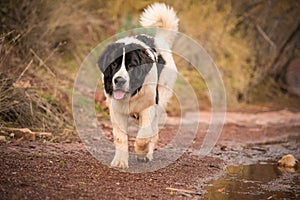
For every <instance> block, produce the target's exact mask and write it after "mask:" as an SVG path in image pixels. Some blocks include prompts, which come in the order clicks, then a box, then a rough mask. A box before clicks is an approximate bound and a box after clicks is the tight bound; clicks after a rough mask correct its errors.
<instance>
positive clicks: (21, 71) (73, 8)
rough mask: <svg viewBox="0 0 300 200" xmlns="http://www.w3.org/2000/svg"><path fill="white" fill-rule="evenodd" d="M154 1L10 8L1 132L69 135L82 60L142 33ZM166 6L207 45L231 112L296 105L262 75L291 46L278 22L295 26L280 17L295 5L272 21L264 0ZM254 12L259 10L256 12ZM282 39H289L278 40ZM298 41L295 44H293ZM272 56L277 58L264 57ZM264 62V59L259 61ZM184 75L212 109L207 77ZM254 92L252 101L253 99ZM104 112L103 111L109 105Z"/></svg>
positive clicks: (4, 8) (3, 10)
mask: <svg viewBox="0 0 300 200" xmlns="http://www.w3.org/2000/svg"><path fill="white" fill-rule="evenodd" d="M153 2H154V0H146V1H135V0H128V1H123V0H120V1H103V0H83V1H76V0H70V1H45V0H33V1H24V0H15V1H2V2H1V3H0V18H1V25H0V27H1V37H0V56H1V60H0V72H1V77H2V78H1V91H0V93H1V94H0V95H1V106H0V107H1V110H0V111H1V112H0V116H1V118H0V119H1V122H0V123H1V126H8V125H9V126H10V125H11V126H19V127H25V126H29V127H32V128H36V129H45V131H49V130H54V129H55V127H56V128H57V129H60V130H59V132H63V129H64V127H65V126H72V116H71V97H72V87H73V81H74V79H75V76H76V72H77V70H78V68H79V66H80V64H81V62H82V60H83V59H84V58H85V56H86V55H87V54H88V53H89V52H90V51H91V49H92V48H94V47H95V46H96V45H97V44H99V43H100V42H101V41H103V40H105V39H106V38H108V37H110V36H111V35H113V34H116V33H117V32H118V31H125V30H128V29H131V28H134V27H138V26H139V25H138V16H139V14H140V13H141V11H142V9H143V8H144V7H146V6H147V5H149V4H151V3H153ZM164 2H166V3H167V4H169V5H171V6H172V7H174V9H175V10H176V11H177V13H178V16H179V18H180V28H179V29H180V31H182V32H183V33H186V34H188V35H189V36H191V37H192V38H194V39H195V40H196V41H197V42H199V43H200V44H201V45H202V46H203V47H204V48H205V49H206V50H207V51H208V52H209V54H210V55H211V56H212V57H213V59H214V60H215V61H216V64H217V65H218V67H219V69H220V71H221V73H222V76H223V80H224V83H225V87H226V91H227V97H228V102H229V106H230V107H236V105H237V104H240V103H245V102H246V103H256V102H260V101H261V100H263V101H266V102H267V100H265V99H269V97H271V99H274V101H276V99H278V98H282V97H283V96H284V98H286V99H290V96H289V95H288V94H282V93H281V90H280V86H278V84H277V83H276V82H275V83H274V81H272V80H274V79H273V78H272V76H274V74H268V73H261V72H262V71H264V69H269V68H270V66H266V68H264V67H265V66H264V64H265V63H267V61H266V60H268V59H269V60H271V61H272V59H273V58H272V57H271V58H270V56H272V55H273V54H272V53H273V51H271V50H272V48H271V50H270V44H273V46H274V45H277V47H278V48H279V49H280V47H281V46H282V45H283V44H284V42H285V39H286V38H285V37H283V36H285V35H287V34H284V33H285V31H284V30H288V29H287V28H284V27H285V24H284V23H280V26H278V27H279V28H277V26H274V23H275V22H274V21H273V20H272V17H276V16H278V15H279V16H281V17H280V18H277V20H279V22H281V21H282V20H283V21H284V22H286V23H287V24H288V23H290V21H289V20H287V19H289V18H291V17H292V16H293V13H294V11H295V9H290V14H289V13H287V14H285V13H284V15H281V14H280V13H282V12H283V11H284V9H287V8H289V7H290V5H289V4H288V3H282V4H281V3H278V2H277V1H274V2H272V6H273V7H274V10H275V11H276V12H271V11H270V12H271V14H270V15H268V13H267V12H269V11H268V9H264V8H265V7H266V6H268V5H269V4H268V3H264V1H255V2H254V3H253V5H252V3H251V2H252V1H249V2H247V3H245V4H243V5H235V4H231V2H228V1H225V2H224V1H219V0H216V1H193V0H187V1H184V2H182V1H181V0H176V1H172V0H166V1H164ZM291 3H292V2H291ZM297 5H298V4H297ZM246 6H249V7H251V6H253V8H254V9H248V8H247V7H246ZM255 6H256V7H255ZM295 8H297V6H295ZM247 9H248V10H247ZM280 20H281V21H280ZM273 22H274V23H273ZM279 22H278V23H279ZM268 24H270V25H268ZM258 25H259V26H258ZM271 25H272V26H271ZM290 25H293V23H290ZM255 27H259V29H257V28H255ZM272 27H273V28H272ZM291 28H294V27H292V26H291ZM259 30H260V31H259ZM262 33H263V34H262ZM275 33H282V34H281V35H278V37H277V36H276V34H275ZM271 36H273V37H271ZM275 36H276V37H275ZM279 36H280V37H279ZM281 36H282V37H281ZM277 39H278V42H277ZM270 41H271V42H270ZM292 41H294V40H293V38H292V39H291V42H290V44H292ZM276 42H277V43H276ZM290 44H288V45H285V47H286V48H285V49H283V50H282V52H284V53H286V55H285V56H284V57H282V59H281V57H280V59H279V61H280V62H278V63H281V65H282V66H283V65H284V64H282V63H284V62H285V61H286V59H287V58H289V57H291V56H295V55H296V54H297V55H299V48H298V47H296V48H295V47H293V48H294V49H296V50H295V51H294V52H295V53H294V54H295V55H294V54H291V52H290V51H288V50H290V49H292V47H290V46H291V45H290ZM271 46H272V45H271ZM297 49H298V50H297ZM257 50H259V51H257ZM264 52H266V53H267V55H268V56H269V57H263V53H264ZM262 57H263V58H264V59H261V60H259V59H260V58H262ZM259 61H261V62H259ZM277 65H278V64H277ZM277 65H275V67H276V66H277ZM179 68H180V72H181V73H182V75H183V76H186V77H188V80H189V81H190V83H191V85H193V87H194V88H197V89H198V90H199V88H200V90H201V91H199V92H198V93H197V97H198V98H199V100H200V104H201V106H204V107H206V106H207V107H209V106H210V102H209V97H208V94H207V90H206V85H205V83H204V81H195V80H199V74H197V73H194V72H192V71H190V69H188V68H187V67H186V65H185V64H184V63H181V64H179ZM279 69H280V68H278V67H277V68H276V70H277V71H276V70H273V72H275V71H276V73H280V70H279ZM278 70H279V71H278ZM271 71H272V70H271ZM261 74H263V75H264V76H265V77H266V76H267V78H265V80H266V81H269V82H270V83H272V84H269V83H268V84H264V82H263V81H261V76H260V75H261ZM275 75H276V74H275ZM256 80H257V82H261V83H263V85H265V86H268V87H267V88H266V87H263V88H262V87H260V85H261V84H257V87H256V88H257V89H255V88H254V89H253V84H252V83H253V82H255V81H256ZM259 80H260V81H259ZM274 84H275V86H274ZM270 87H271V88H275V91H273V90H269V88H270ZM264 91H268V92H267V93H266V92H264ZM248 92H251V94H250V95H249V94H247V93H248ZM266 94H267V95H266ZM293 98H294V97H293ZM174 101H176V100H174ZM285 102H287V103H288V102H289V101H288V100H286V101H285ZM97 109H98V110H101V111H103V109H102V107H101V102H100V104H99V105H97ZM170 109H171V110H170V112H172V113H175V114H176V113H178V111H176V108H170ZM8 111H9V112H8ZM28 119H30V120H28ZM4 122H5V125H3V123H4ZM54 124H55V126H54Z"/></svg>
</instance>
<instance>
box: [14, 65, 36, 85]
mask: <svg viewBox="0 0 300 200" xmlns="http://www.w3.org/2000/svg"><path fill="white" fill-rule="evenodd" d="M32 62H33V59H31V60H30V62H29V63H28V64H27V66H26V67H25V69H24V70H23V71H22V73H21V74H20V76H19V77H18V79H17V80H16V81H15V83H16V82H18V81H19V80H20V79H21V78H22V76H23V75H24V74H25V72H26V71H27V70H28V69H29V67H30V66H31V64H32Z"/></svg>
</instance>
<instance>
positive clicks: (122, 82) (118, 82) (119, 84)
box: [114, 76, 126, 86]
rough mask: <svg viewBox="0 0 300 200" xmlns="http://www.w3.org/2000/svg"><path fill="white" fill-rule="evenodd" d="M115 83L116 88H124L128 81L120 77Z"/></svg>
mask: <svg viewBox="0 0 300 200" xmlns="http://www.w3.org/2000/svg"><path fill="white" fill-rule="evenodd" d="M114 82H115V84H116V86H123V85H124V84H125V83H126V80H125V79H124V78H123V77H121V76H118V77H116V78H115V80H114Z"/></svg>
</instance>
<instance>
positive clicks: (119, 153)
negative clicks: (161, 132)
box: [106, 3, 178, 168]
mask: <svg viewBox="0 0 300 200" xmlns="http://www.w3.org/2000/svg"><path fill="white" fill-rule="evenodd" d="M140 23H141V25H142V26H143V27H145V28H153V27H157V28H160V29H158V30H157V33H156V35H155V38H154V41H155V46H156V48H157V50H158V51H159V52H157V54H156V53H153V52H152V51H150V50H147V53H148V54H149V55H150V56H151V58H152V59H153V60H155V59H156V58H157V55H158V54H161V55H162V57H163V59H164V60H165V62H166V64H165V66H164V68H163V70H162V72H161V75H160V78H159V80H158V77H157V67H156V66H153V67H152V68H151V70H150V71H149V73H148V74H147V76H146V78H145V81H144V84H143V86H142V88H141V90H140V91H139V92H138V93H137V94H135V95H134V96H132V97H130V96H128V95H127V98H125V99H124V100H121V101H120V100H115V99H114V98H112V97H111V96H109V95H108V94H106V97H107V104H108V107H109V110H110V117H111V122H112V126H113V136H114V144H115V148H116V151H115V156H114V158H113V160H112V162H111V166H113V167H119V168H128V136H127V125H128V117H129V116H131V115H138V116H139V120H138V123H139V128H140V129H139V131H138V134H137V138H136V141H135V144H134V146H135V151H136V153H137V155H140V156H141V159H145V160H149V161H151V160H152V158H153V151H154V148H155V144H156V142H157V140H158V120H159V119H158V118H159V115H160V114H159V112H160V111H161V108H162V109H164V108H165V106H166V105H167V102H168V100H169V99H170V97H171V96H172V88H173V86H174V83H175V81H176V78H177V69H176V65H175V63H174V60H173V57H172V53H171V47H172V44H173V42H174V40H175V36H176V31H177V30H178V19H177V17H176V14H175V12H174V11H173V9H172V8H170V7H168V6H166V5H165V4H160V3H155V4H153V5H151V6H149V7H148V8H147V9H145V11H144V12H143V14H142V15H141V18H140ZM117 42H120V43H125V44H126V43H137V44H140V45H142V46H145V44H144V43H142V42H141V41H139V40H137V39H136V38H133V37H127V38H123V39H120V40H118V41H117ZM145 48H147V49H149V47H147V46H145ZM123 64H124V56H123V62H122V65H123ZM154 65H155V63H154ZM126 73H127V72H126V69H125V67H124V66H122V67H121V69H120V70H119V71H118V72H117V73H116V75H115V76H114V78H115V77H117V76H120V75H121V76H125V77H126V76H127V75H128V74H127V75H126ZM157 84H158V94H159V104H158V105H157V104H156V102H155V98H156V87H157Z"/></svg>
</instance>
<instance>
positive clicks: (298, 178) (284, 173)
mask: <svg viewBox="0 0 300 200" xmlns="http://www.w3.org/2000/svg"><path fill="white" fill-rule="evenodd" d="M204 189H205V190H207V193H206V194H205V196H204V199H222V200H223V199H299V198H300V169H299V168H298V169H297V170H296V169H281V168H278V167H277V164H275V163H260V164H252V165H238V166H229V167H227V169H226V174H225V175H224V176H222V177H220V178H219V179H218V180H213V181H211V182H210V183H209V184H208V185H206V186H205V187H204Z"/></svg>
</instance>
